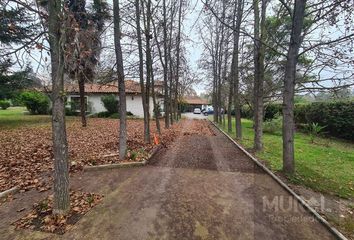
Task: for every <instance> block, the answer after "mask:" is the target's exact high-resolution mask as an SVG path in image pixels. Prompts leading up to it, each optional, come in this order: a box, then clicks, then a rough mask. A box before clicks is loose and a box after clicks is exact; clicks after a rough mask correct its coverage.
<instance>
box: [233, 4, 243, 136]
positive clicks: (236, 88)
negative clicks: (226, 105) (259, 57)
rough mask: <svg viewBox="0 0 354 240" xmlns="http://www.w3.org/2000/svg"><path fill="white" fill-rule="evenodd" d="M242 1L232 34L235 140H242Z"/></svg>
mask: <svg viewBox="0 0 354 240" xmlns="http://www.w3.org/2000/svg"><path fill="white" fill-rule="evenodd" d="M243 5H244V1H243V0H238V3H237V17H236V26H235V27H236V29H235V30H236V31H235V32H234V51H235V49H236V51H235V52H234V54H235V55H234V57H235V62H234V64H235V65H234V75H233V77H234V80H233V82H234V94H235V97H234V105H235V122H236V138H237V139H242V124H241V104H240V87H239V82H240V80H239V63H238V57H239V40H240V29H241V22H242V15H243Z"/></svg>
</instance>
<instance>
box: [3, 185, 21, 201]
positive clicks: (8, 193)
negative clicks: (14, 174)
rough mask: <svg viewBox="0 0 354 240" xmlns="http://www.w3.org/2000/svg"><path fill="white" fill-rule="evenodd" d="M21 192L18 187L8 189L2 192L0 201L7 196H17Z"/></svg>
mask: <svg viewBox="0 0 354 240" xmlns="http://www.w3.org/2000/svg"><path fill="white" fill-rule="evenodd" d="M19 190H20V188H19V187H18V186H15V187H12V188H10V189H7V190H5V191H3V192H0V199H3V198H6V197H7V196H9V195H10V194H15V193H17V192H18V191H19Z"/></svg>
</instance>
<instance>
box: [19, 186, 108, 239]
mask: <svg viewBox="0 0 354 240" xmlns="http://www.w3.org/2000/svg"><path fill="white" fill-rule="evenodd" d="M102 198H103V196H102V195H98V194H93V193H85V192H74V191H71V192H70V207H71V209H70V212H69V213H68V214H67V215H65V216H57V215H53V214H52V209H53V195H50V196H49V197H47V198H46V199H44V200H42V201H40V202H39V203H36V204H34V206H33V210H32V211H31V212H30V213H28V214H27V215H26V216H25V217H23V218H21V219H19V220H18V221H16V222H14V223H13V224H14V225H15V226H16V228H28V229H31V230H40V231H45V232H51V233H57V234H64V233H65V232H66V231H67V230H69V229H70V228H71V227H72V225H74V224H75V223H76V222H77V221H78V220H79V219H80V218H81V217H82V216H83V215H85V213H87V212H88V211H89V210H90V209H91V208H93V207H94V206H96V205H97V204H98V203H99V202H100V201H101V200H102Z"/></svg>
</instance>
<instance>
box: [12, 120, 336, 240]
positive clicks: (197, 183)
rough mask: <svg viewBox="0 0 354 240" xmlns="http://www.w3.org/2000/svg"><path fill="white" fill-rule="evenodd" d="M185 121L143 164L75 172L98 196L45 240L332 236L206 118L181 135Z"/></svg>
mask: <svg viewBox="0 0 354 240" xmlns="http://www.w3.org/2000/svg"><path fill="white" fill-rule="evenodd" d="M193 121H198V120H187V121H185V123H184V124H183V125H184V129H186V130H185V131H182V132H181V133H180V134H179V136H178V138H177V139H176V141H175V143H174V144H173V145H171V146H169V147H168V148H164V149H162V150H161V151H160V152H159V153H157V154H156V155H155V156H154V157H153V158H152V159H151V161H150V164H149V166H146V167H141V168H131V169H116V170H107V171H105V172H88V173H85V174H83V175H82V176H78V179H79V180H80V181H84V182H87V186H86V187H85V190H88V191H94V192H100V193H102V194H105V198H104V201H103V202H102V204H100V205H98V206H97V207H95V208H94V209H93V210H92V211H90V212H89V213H88V214H87V215H86V216H85V217H83V218H82V219H81V220H80V221H79V222H78V223H77V224H76V225H75V226H74V228H73V229H72V230H70V231H69V232H67V233H66V234H65V235H64V236H60V237H59V236H52V237H51V238H53V239H54V238H64V239H129V240H130V239H139V240H140V239H178V240H182V239H233V240H234V239H242V240H244V239H323V240H324V239H335V238H334V237H333V236H332V235H331V234H330V233H329V232H328V231H327V229H326V228H324V227H323V226H322V225H321V224H320V223H319V222H317V221H316V220H315V219H313V218H312V217H311V215H310V214H308V213H307V212H306V211H305V210H304V209H303V208H302V207H301V206H300V205H298V204H297V202H296V201H295V200H294V199H293V198H292V197H291V196H290V195H289V194H288V193H287V192H286V191H284V190H283V189H282V188H281V187H280V186H279V185H278V184H277V183H276V182H275V181H274V180H273V179H272V178H270V177H269V176H268V175H266V174H265V173H264V172H263V171H262V170H261V169H259V168H258V167H257V166H256V165H255V164H254V163H253V162H252V161H251V160H250V159H248V158H247V157H246V156H245V155H244V154H243V153H242V152H241V151H240V150H239V149H237V148H236V147H235V146H234V145H233V144H232V143H231V142H230V141H229V140H228V139H227V138H226V137H225V136H223V135H222V134H221V133H220V132H218V130H216V129H215V128H214V127H212V126H211V124H210V123H208V122H207V121H205V122H204V123H205V128H206V130H207V131H200V132H197V133H193V134H191V133H190V132H188V130H187V129H188V126H190V125H191V124H193ZM199 121H201V120H199ZM98 174H99V177H98ZM75 181H76V180H73V182H75ZM73 187H75V186H73ZM13 234H15V232H13ZM18 234H19V233H18V232H17V233H16V235H18ZM23 234H25V233H23ZM10 235H11V234H10ZM8 236H9V235H8ZM27 237H28V235H27Z"/></svg>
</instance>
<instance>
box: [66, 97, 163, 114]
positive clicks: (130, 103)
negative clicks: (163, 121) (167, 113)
mask: <svg viewBox="0 0 354 240" xmlns="http://www.w3.org/2000/svg"><path fill="white" fill-rule="evenodd" d="M78 96H79V95H68V102H70V101H71V97H78ZM86 96H87V97H88V109H89V111H90V113H91V114H95V113H99V112H104V111H106V108H105V107H104V106H103V103H102V101H101V98H102V97H103V96H105V94H90V95H86ZM117 99H119V98H118V96H117ZM126 100H127V112H128V111H129V112H131V113H133V114H134V115H135V116H138V117H144V111H143V104H142V97H141V95H132V94H127V96H126ZM157 101H158V102H160V105H161V109H163V99H162V98H158V99H157ZM153 109H154V108H153V101H152V97H150V116H151V117H152V116H153Z"/></svg>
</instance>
